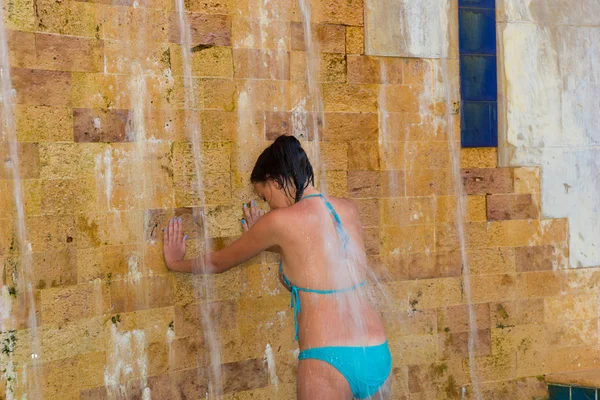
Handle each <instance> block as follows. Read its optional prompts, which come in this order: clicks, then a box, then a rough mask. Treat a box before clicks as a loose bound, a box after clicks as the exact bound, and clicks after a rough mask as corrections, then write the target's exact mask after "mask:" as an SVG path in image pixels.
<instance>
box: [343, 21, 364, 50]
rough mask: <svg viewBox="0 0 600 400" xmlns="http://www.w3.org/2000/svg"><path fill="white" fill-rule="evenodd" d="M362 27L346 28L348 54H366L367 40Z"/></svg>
mask: <svg viewBox="0 0 600 400" xmlns="http://www.w3.org/2000/svg"><path fill="white" fill-rule="evenodd" d="M364 35H365V34H364V30H363V27H362V26H346V53H347V54H364V52H365V38H364Z"/></svg>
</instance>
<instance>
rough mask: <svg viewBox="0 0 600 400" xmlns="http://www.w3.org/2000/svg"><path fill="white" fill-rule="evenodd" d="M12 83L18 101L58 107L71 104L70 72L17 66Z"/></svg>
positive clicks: (13, 72)
mask: <svg viewBox="0 0 600 400" xmlns="http://www.w3.org/2000/svg"><path fill="white" fill-rule="evenodd" d="M12 84H13V88H14V89H15V90H16V92H17V103H20V104H31V105H47V106H58V107H60V106H69V105H70V104H71V74H70V73H69V72H66V71H46V70H39V69H22V68H15V69H13V70H12Z"/></svg>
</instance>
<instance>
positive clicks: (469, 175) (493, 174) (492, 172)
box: [462, 168, 514, 194]
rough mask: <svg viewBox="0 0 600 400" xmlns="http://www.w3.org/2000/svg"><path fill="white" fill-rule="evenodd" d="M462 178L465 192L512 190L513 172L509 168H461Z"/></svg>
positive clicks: (492, 192) (496, 192)
mask: <svg viewBox="0 0 600 400" xmlns="http://www.w3.org/2000/svg"><path fill="white" fill-rule="evenodd" d="M462 179H463V185H464V190H465V193H467V194H499V193H513V192H514V172H513V169H510V168H473V169H463V170H462Z"/></svg>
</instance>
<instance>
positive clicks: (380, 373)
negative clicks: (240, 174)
mask: <svg viewBox="0 0 600 400" xmlns="http://www.w3.org/2000/svg"><path fill="white" fill-rule="evenodd" d="M250 180H251V182H252V183H253V184H254V190H255V192H256V194H257V195H258V196H259V197H260V198H262V199H263V200H264V201H266V202H267V203H268V204H269V206H270V208H271V211H270V212H268V213H266V214H264V215H263V213H262V211H260V210H259V209H258V208H257V206H256V203H255V202H254V201H252V203H251V205H250V206H246V205H244V213H245V216H246V218H245V219H242V227H243V230H244V234H243V235H242V237H241V238H240V239H238V240H237V241H236V242H234V243H233V244H232V245H230V246H229V247H227V248H225V249H223V250H220V251H217V252H214V253H211V254H207V255H205V256H203V257H202V259H195V260H189V259H188V260H184V256H185V239H186V237H185V236H184V233H183V232H182V228H181V220H180V219H177V218H174V219H172V220H171V221H170V224H169V226H168V227H167V228H166V229H165V230H164V257H165V261H166V263H167V266H168V267H169V269H171V270H173V271H179V272H193V271H197V269H194V267H193V266H194V265H203V268H202V272H204V273H222V272H225V271H227V270H229V269H231V268H233V267H235V266H237V265H239V264H242V263H244V262H246V261H248V260H250V259H251V258H253V257H255V256H256V255H258V254H259V253H260V252H262V251H265V250H267V251H274V252H278V253H280V254H281V263H280V278H281V280H282V282H283V284H284V285H285V286H286V287H287V288H288V290H290V292H291V296H292V303H291V306H292V307H293V309H294V320H295V325H296V326H295V327H296V339H298V341H299V347H300V355H299V357H298V358H299V360H300V361H299V364H298V379H297V381H298V399H301V400H314V399H326V400H329V399H340V400H342V399H344V400H346V399H352V398H358V399H381V400H384V399H387V398H388V397H389V392H390V382H391V369H392V359H391V354H390V351H389V348H388V343H387V340H386V335H385V331H384V328H383V323H382V320H381V318H380V316H379V314H378V313H377V312H376V311H375V310H374V309H373V308H372V307H371V305H370V304H369V302H368V301H367V300H366V298H367V296H365V295H364V293H363V291H364V290H365V283H366V281H365V278H366V276H367V274H368V271H367V268H368V267H367V265H366V257H365V255H364V254H365V252H364V244H363V239H362V229H361V223H360V220H359V216H358V210H357V208H356V206H355V205H354V204H353V203H352V202H351V201H349V200H345V199H340V198H334V197H329V196H324V195H322V194H320V193H318V192H317V190H316V189H315V188H314V186H313V184H314V175H313V169H312V166H311V165H310V162H309V160H308V157H307V155H306V153H305V152H304V150H303V149H302V146H301V145H300V142H299V141H298V140H297V139H296V138H294V137H293V136H280V137H279V138H277V139H276V140H275V142H274V143H273V144H272V145H271V146H269V147H268V148H267V149H265V150H264V151H263V153H262V154H261V155H260V157H259V158H258V160H257V162H256V165H255V167H254V170H253V171H252V175H251V178H250Z"/></svg>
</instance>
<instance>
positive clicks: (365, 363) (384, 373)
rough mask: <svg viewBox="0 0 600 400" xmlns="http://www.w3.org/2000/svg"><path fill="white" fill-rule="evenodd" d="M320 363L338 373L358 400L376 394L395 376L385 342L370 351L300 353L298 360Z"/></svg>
mask: <svg viewBox="0 0 600 400" xmlns="http://www.w3.org/2000/svg"><path fill="white" fill-rule="evenodd" d="M307 359H313V360H321V361H324V362H326V363H328V364H330V365H331V366H332V367H334V368H335V369H337V370H338V371H339V372H340V373H341V374H342V375H344V377H345V378H346V380H347V381H348V384H349V385H350V389H351V390H352V394H353V395H354V397H355V398H357V399H367V398H369V397H371V396H372V395H374V394H375V393H377V392H378V391H379V389H381V387H382V386H383V385H384V384H385V382H386V381H387V379H388V377H389V376H390V373H391V372H392V354H391V353H390V349H389V346H388V342H387V341H386V342H385V343H383V344H380V345H377V346H369V347H341V346H340V347H317V348H313V349H306V350H302V351H301V352H300V355H299V356H298V360H307Z"/></svg>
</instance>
